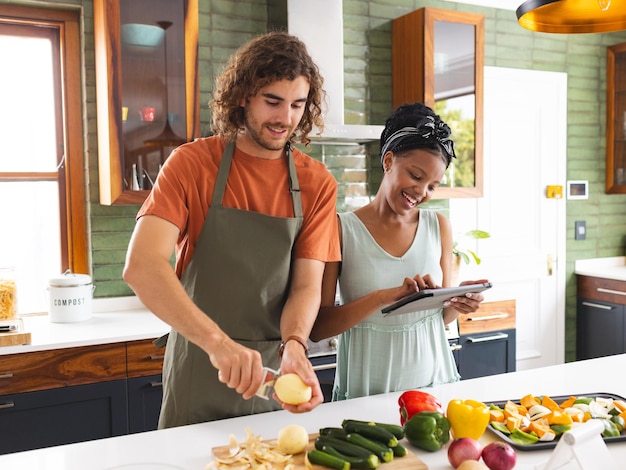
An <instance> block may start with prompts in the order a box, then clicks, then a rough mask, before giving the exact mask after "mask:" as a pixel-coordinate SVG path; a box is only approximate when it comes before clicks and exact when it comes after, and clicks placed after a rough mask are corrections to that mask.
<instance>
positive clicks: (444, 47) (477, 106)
mask: <svg viewBox="0 0 626 470" xmlns="http://www.w3.org/2000/svg"><path fill="white" fill-rule="evenodd" d="M392 26H393V33H392V58H393V73H392V79H393V105H394V107H397V106H400V105H401V104H403V103H411V102H415V101H421V102H423V103H424V104H426V105H427V106H430V107H431V108H433V109H434V110H435V112H436V113H437V114H439V115H440V116H441V117H442V119H443V120H444V121H446V122H447V123H448V124H449V125H450V127H451V128H452V132H453V139H454V143H455V151H456V155H457V158H456V159H455V160H454V161H453V162H452V164H451V165H450V167H449V168H448V171H447V172H446V175H445V180H444V181H443V182H442V185H441V186H440V187H439V188H438V189H437V192H436V193H435V195H436V198H437V199H448V198H453V197H480V196H482V191H483V150H482V133H483V66H484V52H483V50H484V18H483V16H482V15H479V14H474V13H465V12H460V11H448V10H438V9H434V8H422V9H419V10H415V11H413V12H411V13H409V14H407V15H404V16H401V17H399V18H397V19H396V20H394V21H393V25H392Z"/></svg>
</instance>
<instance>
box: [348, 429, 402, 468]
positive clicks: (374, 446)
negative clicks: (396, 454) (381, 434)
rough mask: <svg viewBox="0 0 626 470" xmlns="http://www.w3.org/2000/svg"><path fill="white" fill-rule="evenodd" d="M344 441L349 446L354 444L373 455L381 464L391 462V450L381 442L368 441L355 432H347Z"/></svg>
mask: <svg viewBox="0 0 626 470" xmlns="http://www.w3.org/2000/svg"><path fill="white" fill-rule="evenodd" d="M346 440H347V441H348V442H350V443H351V444H356V445H357V446H361V447H364V448H366V449H367V450H369V451H371V452H373V453H375V454H376V455H377V456H378V458H379V459H381V460H382V461H383V462H391V461H392V460H393V450H391V447H389V446H386V445H385V444H383V443H382V442H379V441H374V440H372V439H368V438H367V437H365V436H363V435H361V434H359V433H357V432H349V433H348V434H347V435H346Z"/></svg>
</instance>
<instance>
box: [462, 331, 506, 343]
mask: <svg viewBox="0 0 626 470" xmlns="http://www.w3.org/2000/svg"><path fill="white" fill-rule="evenodd" d="M508 337H509V335H507V334H506V333H496V334H495V335H491V336H481V337H480V338H476V337H474V336H468V337H467V340H468V341H469V342H470V343H484V342H486V341H497V340H499V339H507V338H508Z"/></svg>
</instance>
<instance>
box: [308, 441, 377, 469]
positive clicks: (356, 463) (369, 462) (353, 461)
mask: <svg viewBox="0 0 626 470" xmlns="http://www.w3.org/2000/svg"><path fill="white" fill-rule="evenodd" d="M320 450H322V451H323V452H326V453H327V454H330V455H333V456H335V457H339V458H340V459H343V460H346V461H348V462H350V467H351V468H378V467H379V466H380V459H379V458H378V457H377V456H376V455H375V454H369V455H368V456H367V457H354V456H352V455H346V454H342V453H341V452H339V451H338V450H337V449H335V448H334V447H333V446H331V445H328V444H324V445H323V446H322V448H321V449H320Z"/></svg>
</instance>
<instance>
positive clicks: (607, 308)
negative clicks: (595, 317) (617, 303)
mask: <svg viewBox="0 0 626 470" xmlns="http://www.w3.org/2000/svg"><path fill="white" fill-rule="evenodd" d="M582 304H583V305H584V306H585V307H592V308H599V309H601V310H613V307H611V306H610V305H600V304H593V303H591V302H582Z"/></svg>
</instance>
